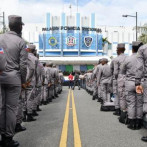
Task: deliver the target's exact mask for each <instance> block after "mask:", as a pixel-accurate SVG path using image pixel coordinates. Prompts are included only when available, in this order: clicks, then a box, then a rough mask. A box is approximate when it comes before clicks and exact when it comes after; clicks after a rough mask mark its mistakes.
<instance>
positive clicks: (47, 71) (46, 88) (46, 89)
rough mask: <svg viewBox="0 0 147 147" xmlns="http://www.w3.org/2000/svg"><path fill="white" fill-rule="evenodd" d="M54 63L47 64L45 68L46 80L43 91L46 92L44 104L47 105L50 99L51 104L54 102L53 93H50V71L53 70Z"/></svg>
mask: <svg viewBox="0 0 147 147" xmlns="http://www.w3.org/2000/svg"><path fill="white" fill-rule="evenodd" d="M51 66H52V63H50V62H47V63H46V66H45V67H44V71H45V80H44V87H43V91H44V95H43V104H44V105H47V103H48V99H49V100H50V102H51V101H52V94H53V91H52V92H51V93H50V90H51V89H50V87H51V81H50V80H51V74H50V69H51Z"/></svg>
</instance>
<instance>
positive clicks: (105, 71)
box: [97, 64, 112, 84]
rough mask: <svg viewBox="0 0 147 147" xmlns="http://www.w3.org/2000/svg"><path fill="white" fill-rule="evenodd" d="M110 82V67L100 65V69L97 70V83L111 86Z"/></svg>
mask: <svg viewBox="0 0 147 147" xmlns="http://www.w3.org/2000/svg"><path fill="white" fill-rule="evenodd" d="M111 80H112V74H111V70H110V66H109V65H108V64H104V65H102V67H101V68H100V69H99V73H98V78H97V82H98V84H100V83H108V84H111V82H112V81H111Z"/></svg>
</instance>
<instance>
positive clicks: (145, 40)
mask: <svg viewBox="0 0 147 147" xmlns="http://www.w3.org/2000/svg"><path fill="white" fill-rule="evenodd" d="M138 40H139V41H142V42H143V43H144V44H146V43H147V34H142V35H141V36H139V39H138Z"/></svg>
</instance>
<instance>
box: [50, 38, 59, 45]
mask: <svg viewBox="0 0 147 147" xmlns="http://www.w3.org/2000/svg"><path fill="white" fill-rule="evenodd" d="M57 43H58V42H57V39H56V38H55V37H50V38H49V45H51V46H55V45H57Z"/></svg>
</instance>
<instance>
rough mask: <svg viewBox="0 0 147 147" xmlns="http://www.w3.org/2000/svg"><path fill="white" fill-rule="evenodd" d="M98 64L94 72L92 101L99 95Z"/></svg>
mask: <svg viewBox="0 0 147 147" xmlns="http://www.w3.org/2000/svg"><path fill="white" fill-rule="evenodd" d="M98 64H99V62H98ZM96 71H97V64H96V65H95V67H94V69H93V72H92V80H93V97H92V100H95V99H96V97H97V95H98V87H97V78H96Z"/></svg>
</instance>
